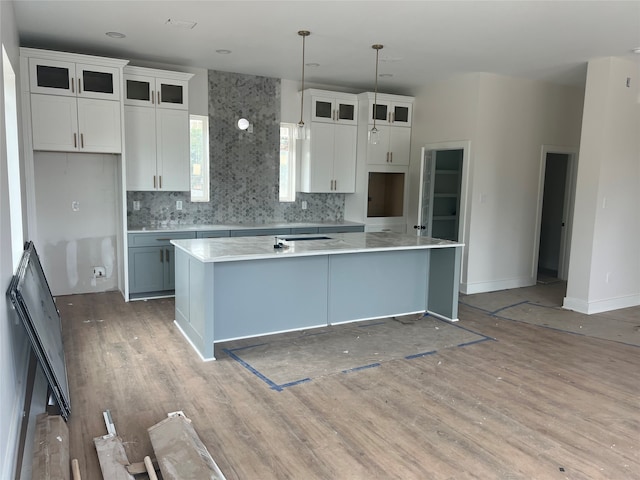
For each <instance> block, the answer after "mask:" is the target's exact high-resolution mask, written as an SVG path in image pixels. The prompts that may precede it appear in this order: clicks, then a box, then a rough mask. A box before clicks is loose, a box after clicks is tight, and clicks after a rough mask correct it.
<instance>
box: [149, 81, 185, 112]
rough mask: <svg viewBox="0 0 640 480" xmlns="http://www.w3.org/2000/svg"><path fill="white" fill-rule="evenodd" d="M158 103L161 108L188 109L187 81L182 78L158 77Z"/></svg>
mask: <svg viewBox="0 0 640 480" xmlns="http://www.w3.org/2000/svg"><path fill="white" fill-rule="evenodd" d="M156 105H157V106H158V107H159V108H173V109H177V110H187V109H188V108H189V102H188V99H187V82H183V81H181V80H168V79H161V78H157V79H156Z"/></svg>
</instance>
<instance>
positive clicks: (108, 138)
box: [78, 98, 122, 153]
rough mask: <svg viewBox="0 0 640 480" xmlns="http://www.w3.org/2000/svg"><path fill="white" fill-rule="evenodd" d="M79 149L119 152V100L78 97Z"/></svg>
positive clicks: (120, 150)
mask: <svg viewBox="0 0 640 480" xmlns="http://www.w3.org/2000/svg"><path fill="white" fill-rule="evenodd" d="M78 132H79V134H80V150H81V151H84V152H98V153H121V152H122V134H121V129H120V102H114V101H111V100H95V99H93V98H78Z"/></svg>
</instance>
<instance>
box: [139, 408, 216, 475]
mask: <svg viewBox="0 0 640 480" xmlns="http://www.w3.org/2000/svg"><path fill="white" fill-rule="evenodd" d="M148 431H149V437H150V438H151V444H152V445H153V450H154V452H155V454H156V458H157V460H158V465H159V466H160V472H161V473H162V478H163V479H164V480H201V479H203V478H206V479H210V480H225V478H224V475H223V474H222V472H221V471H220V469H219V468H218V465H217V464H216V462H215V461H214V460H213V458H212V457H211V454H210V453H209V451H208V450H207V447H205V445H204V444H203V443H202V441H201V440H200V437H199V436H198V434H197V433H196V431H195V429H194V428H193V425H192V424H191V420H189V419H188V418H187V417H185V416H184V415H182V414H177V413H176V414H170V415H169V417H168V418H165V419H164V420H162V421H161V422H159V423H157V424H155V425H154V426H152V427H150V428H149V429H148Z"/></svg>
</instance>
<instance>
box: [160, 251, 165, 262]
mask: <svg viewBox="0 0 640 480" xmlns="http://www.w3.org/2000/svg"><path fill="white" fill-rule="evenodd" d="M162 262H164V250H162V249H160V263H162Z"/></svg>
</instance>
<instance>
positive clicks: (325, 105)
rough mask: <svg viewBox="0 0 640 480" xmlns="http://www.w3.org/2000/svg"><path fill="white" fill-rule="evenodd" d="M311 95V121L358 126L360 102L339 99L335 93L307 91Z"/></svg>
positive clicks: (343, 98)
mask: <svg viewBox="0 0 640 480" xmlns="http://www.w3.org/2000/svg"><path fill="white" fill-rule="evenodd" d="M307 92H308V94H310V95H311V121H313V122H325V123H341V124H344V125H357V124H358V101H357V100H356V99H355V98H353V99H349V98H348V97H347V98H345V97H337V96H336V95H333V94H332V93H333V92H322V93H320V92H318V91H315V92H316V93H314V90H307Z"/></svg>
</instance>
